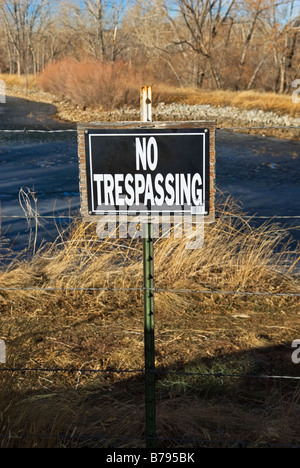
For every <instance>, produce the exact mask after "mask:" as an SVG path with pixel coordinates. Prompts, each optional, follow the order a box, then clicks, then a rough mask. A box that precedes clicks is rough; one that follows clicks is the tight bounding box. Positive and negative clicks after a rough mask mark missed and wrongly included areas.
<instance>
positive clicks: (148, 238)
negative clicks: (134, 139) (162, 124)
mask: <svg viewBox="0 0 300 468" xmlns="http://www.w3.org/2000/svg"><path fill="white" fill-rule="evenodd" d="M141 121H142V122H151V121H152V88H151V86H144V87H143V88H142V90H141ZM143 247H144V248H143V262H144V342H145V376H146V383H145V406H146V446H147V448H156V403H155V373H154V370H155V342H154V248H153V226H152V222H146V223H143Z"/></svg>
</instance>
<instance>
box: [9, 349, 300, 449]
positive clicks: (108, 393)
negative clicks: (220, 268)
mask: <svg viewBox="0 0 300 468" xmlns="http://www.w3.org/2000/svg"><path fill="white" fill-rule="evenodd" d="M291 354H292V349H291V346H290V344H283V345H278V346H270V347H265V348H257V349H252V350H249V351H247V352H237V353H231V354H224V355H222V354H220V355H219V356H216V357H214V358H199V359H198V360H195V361H193V362H188V363H187V364H185V365H184V364H181V365H180V364H178V365H177V364H176V363H174V365H171V366H169V367H167V368H166V367H164V368H162V367H157V369H156V413H157V446H158V448H177V447H181V448H183V447H184V448H190V447H204V448H219V447H277V446H284V447H290V446H291V447H293V446H297V447H299V446H300V430H299V417H300V401H299V397H300V392H299V380H297V379H291V378H286V377H287V376H289V377H298V375H299V367H298V366H297V365H296V364H293V362H292V360H291ZM1 379H2V389H3V388H6V389H7V393H6V394H5V392H4V393H3V391H2V398H1V407H0V410H1V412H0V414H1V424H0V428H1V430H0V432H1V439H0V440H1V443H0V446H1V447H2V448H5V447H12V448H20V447H41V448H44V447H49V448H55V447H68V448H73V447H74V448H83V447H88V448H142V447H145V401H144V373H142V372H137V373H136V374H131V373H116V372H107V373H100V372H99V373H94V374H92V373H89V372H84V371H82V372H81V373H80V372H76V373H75V372H48V373H45V372H38V371H37V372H24V373H22V372H19V373H7V372H3V373H2V375H1ZM27 379H30V381H31V382H30V387H31V389H30V390H29V388H28V382H27V381H26V380H27ZM66 381H67V382H68V384H66ZM9 389H10V390H9Z"/></svg>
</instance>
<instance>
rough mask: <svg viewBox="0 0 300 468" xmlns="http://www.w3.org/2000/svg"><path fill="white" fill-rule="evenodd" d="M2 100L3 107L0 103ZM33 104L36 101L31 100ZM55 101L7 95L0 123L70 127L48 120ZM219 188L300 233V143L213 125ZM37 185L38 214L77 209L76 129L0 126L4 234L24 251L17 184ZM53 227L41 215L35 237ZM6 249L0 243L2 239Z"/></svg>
mask: <svg viewBox="0 0 300 468" xmlns="http://www.w3.org/2000/svg"><path fill="white" fill-rule="evenodd" d="M1 106H2V107H1ZM32 106H33V107H32ZM51 113H53V108H52V107H51V106H47V105H41V104H29V103H28V102H27V101H23V100H17V99H12V98H11V99H8V102H7V104H6V105H3V104H0V130H1V129H13V128H15V129H17V128H18V129H20V128H21V129H22V128H24V127H26V128H43V129H47V128H51V129H53V128H56V129H59V128H71V127H72V126H71V125H70V124H66V125H61V124H58V123H56V122H54V121H52V119H51ZM216 153H217V163H216V172H217V187H218V189H220V190H221V191H222V192H224V193H225V194H230V195H232V196H233V197H234V198H235V199H237V200H238V201H239V202H240V203H242V206H243V209H244V210H245V212H246V213H247V214H249V215H253V214H256V215H258V216H285V217H289V216H290V217H291V218H285V219H283V220H281V221H280V222H281V223H282V224H284V225H288V226H289V227H290V229H291V234H292V235H293V236H294V238H295V239H296V240H300V232H299V231H298V230H297V229H295V227H297V226H299V225H300V218H299V219H298V220H297V219H293V218H292V217H293V216H300V143H299V142H294V141H283V140H279V139H275V138H264V137H259V136H250V135H244V134H237V133H230V132H225V131H218V132H217V135H216ZM22 187H23V188H25V187H27V188H29V189H31V190H34V192H35V193H36V196H37V199H38V212H39V215H40V216H53V215H55V216H66V218H65V219H60V220H57V222H58V224H59V225H60V226H61V227H65V226H66V225H67V223H68V218H67V216H68V215H69V214H71V215H73V214H75V215H76V214H77V213H78V211H79V179H78V159H77V136H76V132H74V133H56V134H24V133H22V134H12V133H0V204H1V236H5V237H6V239H7V243H6V244H5V247H7V246H8V245H10V246H13V248H14V249H15V250H21V249H23V248H24V247H26V246H27V243H28V232H29V231H28V225H27V222H26V220H22V219H18V218H17V216H24V213H23V211H22V209H21V207H20V204H19V199H18V195H19V191H20V189H21V188H22ZM56 235H57V229H56V227H55V224H54V223H53V221H51V220H47V219H44V220H43V219H42V220H41V223H40V227H39V242H42V240H43V239H44V240H46V241H51V240H53V239H55V237H56ZM2 248H3V244H2Z"/></svg>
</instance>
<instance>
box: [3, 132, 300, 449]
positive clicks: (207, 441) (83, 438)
mask: <svg viewBox="0 0 300 468" xmlns="http://www.w3.org/2000/svg"><path fill="white" fill-rule="evenodd" d="M253 129H254V130H257V129H259V130H266V129H284V130H300V126H290V127H286V126H251V127H247V126H245V127H242V126H241V127H234V126H233V127H218V128H217V130H253ZM9 133H11V134H17V133H19V134H61V133H77V129H74V128H72V129H71V128H70V129H62V130H57V129H55V130H41V129H27V128H24V129H20V130H0V134H9ZM78 195H79V194H78ZM230 216H231V217H234V216H235V215H231V214H230ZM244 217H245V218H247V219H272V220H280V219H289V220H291V219H300V215H299V216H297V215H286V216H278V215H274V216H258V215H254V216H244ZM1 218H3V219H23V220H27V221H29V220H31V219H35V220H36V219H43V220H59V219H61V220H66V219H68V220H79V219H80V215H79V214H75V215H71V214H68V215H61V214H59V215H51V216H50V215H45V216H44V215H38V214H33V215H28V216H27V215H24V216H19V215H1ZM85 242H86V240H85ZM145 290H147V291H148V292H151V293H153V294H164V293H171V294H189V295H212V296H224V295H228V296H237V297H238V296H239V297H241V296H242V297H245V298H247V297H255V296H257V297H260V296H261V297H264V298H299V297H300V292H297V291H278V292H276V291H272V292H267V291H245V290H236V291H232V290H217V289H215V290H209V289H176V288H174V289H172V288H168V289H167V288H158V287H154V288H145V287H133V288H127V287H120V288H116V287H113V288H111V287H82V288H79V287H74V288H71V287H59V288H58V287H0V293H2V294H5V293H12V292H17V291H24V292H37V293H41V294H42V293H55V292H65V293H72V292H82V293H100V292H110V293H118V292H140V293H144V292H145ZM57 373H60V374H64V373H68V374H78V375H79V376H81V375H88V374H92V375H97V374H98V375H99V374H100V375H109V374H112V375H113V374H115V375H116V374H117V375H120V376H123V375H137V374H138V375H140V376H145V375H146V373H153V374H155V375H156V376H166V375H169V376H172V375H173V376H177V377H180V376H186V377H199V378H206V377H210V378H213V379H223V378H224V379H225V378H228V379H249V380H260V381H290V382H295V383H296V384H297V386H298V383H299V381H300V377H299V376H295V375H284V374H283V375H280V374H279V375H276V374H274V375H273V374H270V375H265V374H257V375H255V374H251V373H231V372H200V371H185V370H172V369H159V368H156V369H154V370H146V369H145V368H133V369H127V368H121V369H112V368H103V369H96V368H87V367H85V366H84V365H82V367H70V368H69V367H57V366H55V367H51V366H50V367H48V366H33V367H28V366H24V367H23V366H1V365H0V375H3V374H11V375H16V374H20V375H22V376H24V375H27V374H57ZM14 438H15V439H16V440H20V438H22V439H23V440H26V439H33V438H34V439H43V440H45V439H46V440H50V439H52V440H53V439H55V440H56V441H57V443H59V442H62V441H64V442H65V441H69V442H70V443H71V442H72V443H74V442H77V443H80V444H83V445H85V444H87V445H88V444H89V442H90V441H96V442H103V441H106V442H111V443H113V442H114V441H115V442H116V441H118V442H119V443H121V444H126V442H133V441H135V442H137V443H142V442H144V441H145V440H146V438H147V437H146V436H145V435H143V436H126V435H118V436H115V435H96V434H84V433H80V434H76V430H75V429H74V430H73V432H72V433H67V432H66V433H58V434H54V433H53V432H50V433H34V432H27V431H26V430H23V431H19V432H18V434H16V435H14V434H13V431H9V432H3V433H0V440H2V441H5V440H9V441H13V440H14ZM155 440H156V441H157V442H162V443H164V442H167V443H172V444H174V445H175V446H181V445H182V444H191V445H192V446H194V445H195V446H200V447H201V446H203V447H210V446H214V447H216V446H217V447H218V446H220V447H256V448H259V447H261V448H264V447H270V448H272V447H274V448H300V444H290V443H287V444H284V443H276V442H257V441H256V442H251V441H247V440H236V439H235V440H217V439H216V438H214V439H211V438H197V437H196V438H187V437H182V438H176V437H163V436H161V435H158V436H157V437H156V438H155Z"/></svg>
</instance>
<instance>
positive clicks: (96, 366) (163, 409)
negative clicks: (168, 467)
mask: <svg viewBox="0 0 300 468" xmlns="http://www.w3.org/2000/svg"><path fill="white" fill-rule="evenodd" d="M219 210H220V211H221V212H223V214H226V217H221V218H220V219H218V220H217V222H216V223H215V224H213V225H210V226H207V227H206V229H205V243H204V247H203V248H202V249H201V250H200V251H198V250H194V251H193V250H186V249H185V242H186V239H175V238H174V237H173V235H172V234H171V236H170V238H167V239H160V240H158V241H157V242H156V243H155V279H156V283H155V285H156V287H157V288H162V289H166V290H170V289H172V290H178V289H184V290H190V291H191V292H190V293H178V292H168V291H164V292H159V293H156V295H155V310H156V312H155V315H156V319H155V320H156V331H155V336H156V368H157V370H158V371H172V372H175V373H173V374H171V375H169V374H164V373H162V374H158V375H157V415H158V435H159V437H161V438H162V439H164V438H167V439H168V438H171V439H172V438H175V439H181V438H183V439H189V440H190V439H201V440H205V441H206V442H203V443H202V444H200V443H198V444H197V443H196V445H195V443H194V444H193V443H192V442H190V443H189V442H183V443H181V444H180V442H176V441H168V440H161V441H160V442H159V446H160V447H171V446H177V447H178V446H184V447H189V446H194V447H195V446H199V445H200V446H201V445H202V446H203V445H204V446H215V447H216V446H219V445H221V446H222V444H223V443H224V444H226V443H229V444H231V441H232V440H242V441H246V442H247V443H250V445H251V446H256V445H257V444H259V443H260V442H263V443H267V444H268V443H269V444H272V443H275V444H276V443H279V444H280V443H282V444H286V443H290V444H293V443H297V441H298V439H297V437H298V436H297V434H298V432H297V424H296V423H297V418H299V410H300V407H299V389H298V387H297V381H295V382H293V381H284V380H283V381H280V380H279V381H277V380H275V381H273V380H272V379H270V380H264V379H255V378H253V377H248V378H247V375H251V376H253V375H258V376H259V375H262V374H264V375H290V376H293V375H295V376H296V375H298V374H297V366H296V365H295V364H293V363H292V361H291V348H290V346H291V343H292V341H293V340H294V339H295V337H296V335H297V333H298V327H297V323H298V314H299V298H297V297H292V296H291V297H289V296H287V297H284V296H282V297H280V296H267V297H264V296H255V295H254V296H239V295H215V294H196V293H193V292H192V291H193V290H203V289H204V290H229V291H245V290H246V291H255V292H258V291H262V292H270V293H280V292H296V291H299V278H298V279H297V277H296V276H293V273H294V270H293V266H292V265H293V263H294V264H295V262H294V261H292V258H290V254H289V253H288V248H287V245H282V249H281V250H280V249H279V244H280V242H282V239H283V237H284V236H285V235H286V234H287V233H286V232H285V231H284V230H281V229H279V228H278V226H276V225H273V224H272V225H267V224H265V225H263V226H262V227H259V228H253V227H251V226H250V225H249V224H248V222H247V221H246V220H245V219H243V214H242V213H241V212H240V210H239V209H237V208H236V207H235V206H234V205H232V203H231V202H229V201H228V200H226V201H224V202H223V203H222V204H219ZM141 248H142V246H141V241H139V240H138V239H137V240H135V241H134V240H132V241H130V242H127V241H126V240H124V239H123V240H122V242H121V241H120V240H118V239H114V238H113V237H110V238H107V239H106V240H104V241H101V240H99V239H98V238H97V236H96V235H95V231H94V228H93V227H92V226H88V225H83V224H81V223H77V222H76V223H75V224H74V225H72V226H71V227H70V230H69V233H68V235H66V234H61V235H60V236H59V237H58V239H57V241H56V243H55V244H53V245H50V246H48V247H47V248H46V247H45V248H44V249H42V250H40V251H39V252H38V253H37V254H36V255H35V256H34V257H33V258H32V259H29V260H27V261H15V262H13V263H12V264H11V265H9V266H8V267H7V268H2V270H1V272H0V279H1V286H2V287H4V288H9V287H13V288H20V289H18V290H17V291H2V292H1V293H0V310H1V317H2V318H1V321H2V326H1V335H0V338H1V339H4V340H5V342H6V344H7V349H8V360H7V364H6V366H7V367H8V368H28V369H35V368H49V369H57V368H63V369H65V371H60V372H59V371H49V372H42V371H40V372H39V371H33V372H30V371H27V372H15V373H9V372H1V373H0V378H1V390H0V396H1V398H0V401H1V404H0V414H1V419H0V432H1V434H2V442H1V443H2V447H8V446H9V447H22V446H23V447H24V446H26V447H70V446H71V447H79V446H88V447H112V446H113V447H124V446H125V447H142V446H143V445H144V441H143V436H144V400H143V394H144V380H143V375H142V374H141V373H140V372H139V371H138V370H139V369H143V367H144V358H143V296H142V291H140V290H133V291H109V290H108V291H98V292H97V291H95V292H93V291H84V290H80V289H81V288H139V287H142V255H141ZM274 250H277V253H275V252H274ZM279 250H280V252H281V253H278V251H279ZM287 262H289V263H287ZM287 265H288V266H287ZM283 270H285V273H284V272H283ZM24 288H30V290H25V289H24ZM35 288H41V289H42V290H34V289H35ZM49 288H54V291H53V290H52V291H49V290H47V289H49ZM60 288H65V289H66V288H68V289H70V288H71V289H72V288H74V289H75V290H73V291H71V290H68V291H63V290H61V289H60ZM55 289H57V290H55ZM0 369H1V368H0ZM68 369H69V370H70V371H69V372H68ZM72 369H78V370H77V372H74V371H72ZM80 369H81V370H82V372H80ZM87 369H91V370H98V371H101V370H106V369H110V370H112V371H113V370H114V371H120V373H118V372H111V373H101V372H99V373H88V372H85V371H86V370H87ZM122 370H133V371H134V370H136V372H133V373H128V374H127V373H126V372H125V373H122V372H121V371H122ZM182 371H184V372H192V373H193V372H196V373H199V374H200V375H190V376H189V375H181V374H180V372H182ZM176 372H179V374H178V373H176ZM218 373H219V374H220V373H221V374H222V375H220V376H219V377H218V376H217V375H218ZM201 374H203V375H202V376H201ZM209 374H216V375H215V376H210V375H209ZM234 375H236V377H233V376H234ZM110 437H113V438H114V437H115V438H116V439H113V440H111V439H110ZM118 437H120V439H118ZM123 437H124V439H123ZM127 437H129V439H127ZM130 437H132V438H133V439H130ZM134 438H137V439H134ZM216 441H218V442H216Z"/></svg>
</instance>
